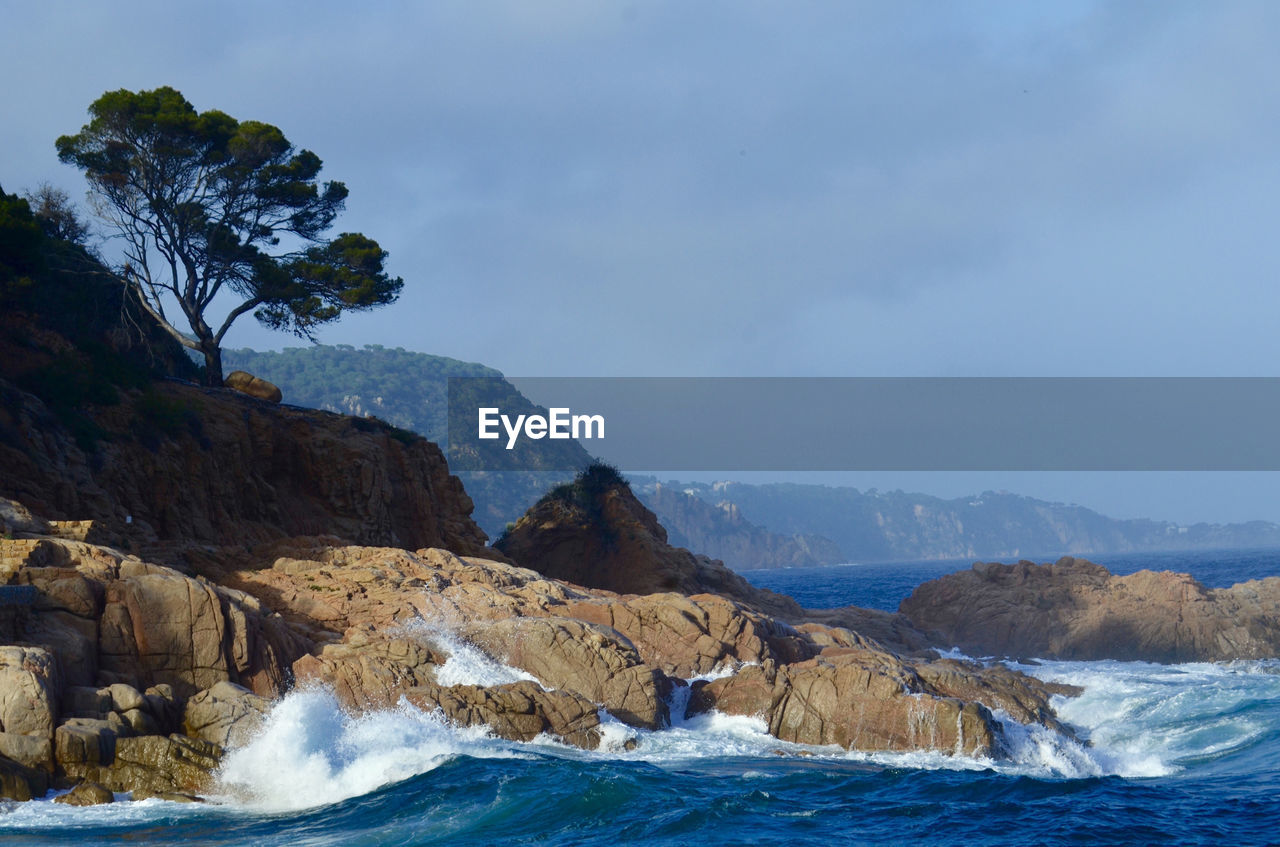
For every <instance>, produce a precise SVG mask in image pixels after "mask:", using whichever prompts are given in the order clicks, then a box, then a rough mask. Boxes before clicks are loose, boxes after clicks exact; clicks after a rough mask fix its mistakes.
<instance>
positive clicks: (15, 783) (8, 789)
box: [0, 757, 49, 801]
mask: <svg viewBox="0 0 1280 847" xmlns="http://www.w3.org/2000/svg"><path fill="white" fill-rule="evenodd" d="M48 790H49V774H47V773H46V772H44V771H43V770H36V769H34V768H28V767H24V766H22V765H20V764H18V763H17V762H14V761H10V760H9V759H6V758H3V757H0V799H3V800H22V801H26V800H34V799H36V798H37V797H43V796H44V795H45V792H47V791H48Z"/></svg>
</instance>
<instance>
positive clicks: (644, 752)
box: [0, 551, 1280, 847]
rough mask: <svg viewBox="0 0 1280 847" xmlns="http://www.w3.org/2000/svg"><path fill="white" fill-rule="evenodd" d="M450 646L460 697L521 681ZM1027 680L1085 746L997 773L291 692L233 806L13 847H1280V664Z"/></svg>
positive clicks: (1054, 673) (229, 766)
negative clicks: (469, 721) (520, 739)
mask: <svg viewBox="0 0 1280 847" xmlns="http://www.w3.org/2000/svg"><path fill="white" fill-rule="evenodd" d="M1098 558H1099V559H1104V558H1107V557H1098ZM1126 562H1127V563H1126ZM1126 562H1121V561H1119V560H1108V561H1105V562H1104V563H1105V564H1107V565H1108V566H1109V567H1111V568H1112V569H1113V570H1117V571H1122V570H1125V569H1130V570H1137V569H1139V568H1141V567H1157V568H1171V569H1176V570H1185V571H1189V572H1191V573H1193V574H1195V575H1196V576H1198V577H1199V578H1201V579H1202V580H1204V581H1206V582H1207V583H1209V584H1229V583H1231V582H1235V581H1237V579H1246V578H1252V577H1259V576H1267V575H1274V574H1280V553H1278V552H1276V551H1246V552H1240V553H1230V554H1219V553H1197V554H1176V555H1174V554H1169V556H1168V557H1165V558H1162V557H1160V556H1154V555H1153V556H1146V557H1128V558H1127V559H1126ZM968 564H969V563H968V562H964V563H960V566H964V567H967V566H968ZM956 565H957V563H950V564H940V563H934V562H930V563H915V564H899V565H897V566H893V567H888V566H874V567H844V568H831V569H821V570H811V571H786V572H771V573H768V574H753V575H752V578H753V579H755V580H757V581H759V582H761V583H763V584H768V585H769V586H770V587H774V588H777V587H782V584H783V583H787V582H788V581H789V580H793V579H794V580H795V582H794V584H792V585H791V589H792V593H795V594H797V595H803V596H801V598H800V599H801V600H802V602H804V603H806V605H811V606H835V605H843V604H845V603H849V602H858V603H862V604H865V605H874V606H878V607H880V608H893V607H896V605H897V602H898V600H900V599H902V597H904V596H906V594H907V593H909V592H910V590H911V588H913V587H914V586H915V585H916V584H917V583H918V582H920V581H921V580H922V579H928V578H931V577H932V576H935V575H937V574H938V573H941V572H945V571H946V570H953V569H955V567H956ZM779 580H781V582H779ZM454 648H455V652H454V653H453V657H452V658H451V660H450V664H451V665H453V666H452V667H450V669H449V670H450V673H451V674H452V675H454V676H455V677H456V678H457V679H458V680H459V681H464V680H467V679H474V680H483V679H502V678H504V675H509V674H512V673H515V672H513V671H511V670H510V669H504V668H501V667H500V666H496V665H494V663H492V662H491V661H488V660H486V659H485V658H484V657H483V656H481V655H479V654H478V653H476V652H475V651H471V650H468V649H467V648H466V646H465V645H462V644H455V645H454ZM1023 669H1024V670H1026V671H1027V672H1029V673H1033V674H1035V675H1036V676H1039V677H1041V678H1044V679H1052V680H1061V681H1065V682H1071V683H1074V684H1076V685H1080V686H1083V688H1084V694H1082V695H1081V696H1080V697H1077V698H1073V699H1069V700H1068V699H1063V700H1061V701H1060V702H1058V704H1057V706H1058V708H1059V711H1060V714H1061V716H1062V717H1063V718H1064V719H1065V720H1066V721H1067V722H1069V723H1071V724H1072V725H1074V726H1075V727H1076V728H1077V729H1078V731H1079V734H1080V736H1081V737H1082V738H1083V739H1086V740H1087V742H1088V743H1087V744H1081V743H1078V742H1074V741H1071V740H1069V739H1066V738H1063V737H1061V736H1057V735H1055V734H1053V733H1050V732H1048V731H1046V730H1042V729H1041V730H1037V731H1031V730H1022V731H1018V730H1016V729H1014V730H1013V731H1012V738H1013V741H1014V744H1013V748H1014V749H1013V751H1012V755H1011V757H1010V758H1009V759H1007V760H1002V761H988V760H982V759H966V758H960V757H951V756H942V755H937V754H924V753H915V754H893V755H861V754H853V753H847V752H845V751H842V750H838V749H833V748H803V747H800V746H798V745H793V744H785V743H783V742H780V741H778V740H776V739H774V738H772V737H770V736H769V735H768V734H767V733H765V731H764V727H763V725H762V723H760V722H759V721H756V720H753V719H750V718H741V717H727V716H722V715H703V716H699V717H697V718H694V719H691V720H688V721H683V722H680V723H677V724H676V725H675V726H672V727H670V728H667V729H664V730H660V731H656V732H636V731H634V730H628V729H626V728H624V727H621V726H620V725H611V726H610V727H609V732H608V733H607V741H606V745H605V747H604V748H603V749H602V750H600V751H596V752H584V751H581V750H576V749H573V748H569V747H565V746H562V745H558V744H555V743H552V742H536V743H532V744H518V743H511V742H506V741H501V740H496V739H493V738H490V737H487V736H486V735H485V734H484V733H483V732H482V731H480V730H476V729H471V730H459V729H456V728H453V727H450V726H447V725H446V724H444V723H443V722H441V721H440V720H439V719H438V718H436V717H435V716H433V715H430V714H426V713H423V712H421V711H418V710H416V709H412V708H409V707H402V708H400V709H397V710H391V711H386V712H380V713H375V714H372V715H367V716H364V717H361V718H354V717H351V716H349V715H346V714H344V713H343V712H342V711H341V710H340V709H339V708H338V706H337V703H336V701H335V700H334V698H333V696H332V694H330V693H329V692H326V691H324V690H309V691H299V692H295V693H293V694H290V695H289V696H288V697H286V698H285V699H284V700H283V701H282V702H281V703H280V704H279V705H278V706H277V707H276V708H275V710H274V711H273V712H272V714H271V716H270V717H269V719H268V721H267V723H266V725H265V726H264V727H263V729H262V730H261V732H260V733H259V734H258V735H257V737H256V738H255V739H254V740H253V742H252V743H250V744H249V745H248V746H247V747H245V748H243V749H242V750H240V751H237V752H236V753H233V754H232V755H231V756H230V757H229V758H228V760H227V761H226V763H225V765H224V769H223V774H222V781H221V789H220V790H221V792H222V794H223V797H222V798H221V799H220V800H219V801H218V802H215V803H209V804H203V805H179V804H173V803H167V802H163V801H158V800H148V801H144V802H140V803H132V802H123V803H117V804H112V805H109V806H101V807H94V808H89V809H76V808H70V807H66V806H62V805H59V804H55V803H52V802H50V801H48V800H42V801H37V802H34V803H26V804H8V805H5V806H3V807H0V845H4V844H23V845H26V844H79V845H93V844H213V845H224V844H225V845H230V844H255V845H257V844H261V845H297V846H298V847H302V845H348V844H351V845H384V844H406V845H407V844H449V845H487V844H583V845H587V844H600V845H625V844H672V845H675V844H680V845H687V844H697V845H719V844H778V845H782V844H787V845H792V844H957V845H959V844H965V845H971V844H1168V843H1180V844H1263V843H1276V842H1280V661H1262V662H1258V661H1253V662H1232V663H1221V664H1205V663H1201V664H1187V665H1174V666H1160V665H1150V664H1145V663H1121V662H1044V663H1042V664H1039V665H1036V666H1029V667H1025V668H1023ZM627 735H631V736H633V737H634V739H635V741H636V742H637V744H636V746H635V749H634V750H630V751H629V750H627V749H625V747H624V746H623V744H622V742H623V740H624V737H625V736H627Z"/></svg>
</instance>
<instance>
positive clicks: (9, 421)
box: [0, 378, 486, 554]
mask: <svg viewBox="0 0 1280 847" xmlns="http://www.w3.org/2000/svg"><path fill="white" fill-rule="evenodd" d="M0 398H2V399H3V400H4V402H3V403H0V467H4V468H5V472H4V473H3V474H0V497H8V498H12V499H14V500H17V501H20V502H21V503H23V504H26V505H27V506H28V507H30V508H31V509H33V510H34V511H35V512H37V513H38V514H40V515H42V516H44V517H46V518H65V517H75V518H77V519H94V520H95V521H98V522H100V523H102V524H103V525H109V526H110V527H113V528H114V530H115V533H116V535H117V536H118V544H126V545H127V544H132V545H134V546H136V547H138V548H139V549H142V548H145V547H146V546H148V545H149V544H151V543H152V542H154V541H155V540H156V539H157V538H158V539H159V540H161V541H172V540H181V541H182V542H184V543H185V542H204V543H212V544H218V545H222V544H225V543H226V542H227V541H228V540H230V539H235V540H236V541H237V542H241V543H253V542H259V541H264V540H268V539H275V538H283V537H287V536H290V535H318V534H329V535H336V536H339V537H341V538H343V539H344V540H346V541H347V542H349V543H363V544H380V545H394V546H402V547H407V548H410V549H417V548H420V547H443V548H446V549H450V550H454V551H456V552H459V553H464V554H471V553H480V552H482V551H484V550H485V549H486V548H485V546H484V545H485V536H484V533H483V532H481V530H480V529H479V527H477V526H476V525H475V523H474V522H473V521H472V520H471V518H470V513H471V509H472V503H471V500H470V498H469V497H468V496H467V494H466V492H465V491H463V489H462V484H461V483H460V482H458V480H457V478H456V477H452V476H450V475H449V469H448V466H447V464H446V462H445V459H444V455H443V454H442V453H441V452H440V449H439V448H438V447H436V446H435V445H434V444H432V443H431V442H429V441H426V440H425V439H422V438H419V437H418V436H415V435H413V434H411V433H407V432H404V431H403V430H397V429H395V428H394V427H391V426H390V425H388V424H384V423H382V422H380V421H375V420H372V419H361V418H349V417H344V416H342V415H335V414H332V413H328V412H319V411H312V410H306V409H297V408H293V407H288V406H272V405H268V404H264V403H261V402H258V401H256V400H254V399H252V398H249V397H246V396H244V395H242V394H240V393H238V392H235V391H232V390H229V389H207V388H200V387H197V386H194V385H190V384H186V383H181V382H178V381H166V382H157V383H152V384H150V385H149V386H148V387H147V388H146V389H145V390H136V389H135V390H129V391H121V392H119V397H118V400H117V402H116V403H114V404H109V405H102V406H96V405H93V404H92V403H85V404H83V405H82V406H78V407H77V408H78V409H82V411H83V415H82V416H81V417H78V418H76V422H78V423H77V425H78V426H80V427H82V429H83V430H84V431H85V432H87V433H91V434H92V439H93V440H92V443H89V441H90V437H89V436H86V435H85V434H83V433H82V434H81V436H80V437H79V438H78V439H77V437H75V436H74V435H73V434H72V433H71V431H69V430H68V429H67V427H66V426H65V425H63V423H62V422H61V420H60V418H59V415H58V414H55V413H54V411H52V410H51V409H50V408H48V407H47V406H46V405H45V404H44V403H43V402H42V401H41V400H39V399H38V398H37V397H35V396H34V395H32V394H30V393H27V392H24V391H22V390H21V389H19V388H18V387H17V386H15V385H13V384H11V383H8V382H6V381H5V380H4V379H3V378H0ZM62 414H63V417H66V416H67V414H69V413H65V412H64V413H62ZM78 414H79V413H78ZM113 543H117V542H113Z"/></svg>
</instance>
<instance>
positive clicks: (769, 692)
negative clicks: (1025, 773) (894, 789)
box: [690, 651, 1000, 756]
mask: <svg viewBox="0 0 1280 847" xmlns="http://www.w3.org/2000/svg"><path fill="white" fill-rule="evenodd" d="M690 707H691V709H693V710H695V711H699V710H705V709H708V708H715V709H717V710H718V711H721V712H724V713H726V714H737V715H753V716H759V717H762V718H763V719H764V720H765V721H766V722H767V723H768V726H769V732H770V734H772V735H775V736H777V737H778V738H780V739H782V740H783V741H792V742H795V743H798V744H818V745H827V744H836V745H839V746H841V747H844V748H845V749H849V750H866V751H877V750H889V751H907V750H933V751H937V752H941V753H947V754H956V755H971V756H990V755H993V754H995V753H996V752H997V751H998V749H999V747H998V744H999V738H1000V735H999V729H998V727H997V725H996V723H995V721H994V719H993V718H992V716H991V712H990V711H989V710H988V709H987V708H986V707H985V706H982V705H980V704H978V703H974V702H965V701H963V700H959V699H956V698H951V697H943V696H938V695H937V694H935V693H933V692H932V691H930V690H929V689H928V686H926V685H923V684H922V683H921V681H920V679H919V678H918V677H917V676H916V674H915V673H914V672H913V669H911V668H910V667H908V666H904V665H902V664H901V663H899V662H897V661H896V660H895V659H894V658H893V657H891V656H890V655H889V654H883V653H882V654H874V653H870V652H868V651H848V652H845V653H842V654H836V655H824V656H822V657H819V658H815V659H811V660H809V661H806V662H800V663H796V664H793V665H788V666H785V667H782V668H775V667H773V666H772V665H765V666H753V667H749V668H746V669H744V670H742V671H739V672H738V673H737V674H734V675H733V676H730V677H725V678H723V679H718V680H715V681H712V682H709V683H706V684H705V685H699V686H698V687H697V689H696V690H695V693H694V696H693V698H691V703H690Z"/></svg>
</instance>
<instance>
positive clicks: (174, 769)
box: [59, 727, 222, 795]
mask: <svg viewBox="0 0 1280 847" xmlns="http://www.w3.org/2000/svg"><path fill="white" fill-rule="evenodd" d="M61 729H62V728H61V727H60V728H59V733H61ZM221 757H222V748H221V747H219V746H218V745H217V744H213V743H212V742H209V741H201V740H199V739H195V738H188V737H187V736H185V735H170V736H169V737H167V738H166V737H164V736H161V735H146V736H139V737H136V738H118V739H116V742H115V751H114V755H113V757H112V758H111V760H110V761H107V762H98V763H93V762H83V763H76V762H64V763H62V764H63V769H64V771H65V772H66V774H67V776H68V777H70V778H72V779H83V780H90V781H93V782H97V783H100V784H101V785H103V786H105V787H106V788H107V789H109V790H111V791H145V792H150V793H152V794H165V793H178V794H193V795H199V794H204V793H207V792H208V791H209V790H210V788H211V787H212V785H213V779H214V776H213V774H214V771H215V770H216V769H217V766H218V761H219V760H220V759H221ZM60 762H61V758H60Z"/></svg>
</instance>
